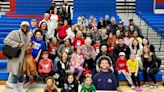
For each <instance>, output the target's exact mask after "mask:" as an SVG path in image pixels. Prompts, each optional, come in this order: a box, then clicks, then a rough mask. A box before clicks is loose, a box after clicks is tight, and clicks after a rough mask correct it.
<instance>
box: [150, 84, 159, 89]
mask: <svg viewBox="0 0 164 92" xmlns="http://www.w3.org/2000/svg"><path fill="white" fill-rule="evenodd" d="M150 88H151V89H154V88H158V85H156V84H154V85H152V86H150Z"/></svg>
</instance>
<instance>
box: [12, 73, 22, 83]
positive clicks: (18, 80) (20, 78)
mask: <svg viewBox="0 0 164 92" xmlns="http://www.w3.org/2000/svg"><path fill="white" fill-rule="evenodd" d="M23 78H24V77H23V75H21V76H16V75H13V83H14V84H17V83H18V82H23Z"/></svg>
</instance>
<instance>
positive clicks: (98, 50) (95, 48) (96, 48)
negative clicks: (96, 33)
mask: <svg viewBox="0 0 164 92" xmlns="http://www.w3.org/2000/svg"><path fill="white" fill-rule="evenodd" d="M93 47H94V50H95V52H96V53H99V52H100V46H98V45H97V44H94V45H93Z"/></svg>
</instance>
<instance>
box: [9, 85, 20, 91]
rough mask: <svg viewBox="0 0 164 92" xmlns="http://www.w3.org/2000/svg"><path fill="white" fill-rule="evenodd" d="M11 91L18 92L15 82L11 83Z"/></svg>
mask: <svg viewBox="0 0 164 92" xmlns="http://www.w3.org/2000/svg"><path fill="white" fill-rule="evenodd" d="M11 92H19V91H18V87H17V84H13V89H12V91H11Z"/></svg>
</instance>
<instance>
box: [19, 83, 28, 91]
mask: <svg viewBox="0 0 164 92" xmlns="http://www.w3.org/2000/svg"><path fill="white" fill-rule="evenodd" d="M18 91H19V92H27V89H25V88H23V83H18Z"/></svg>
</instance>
